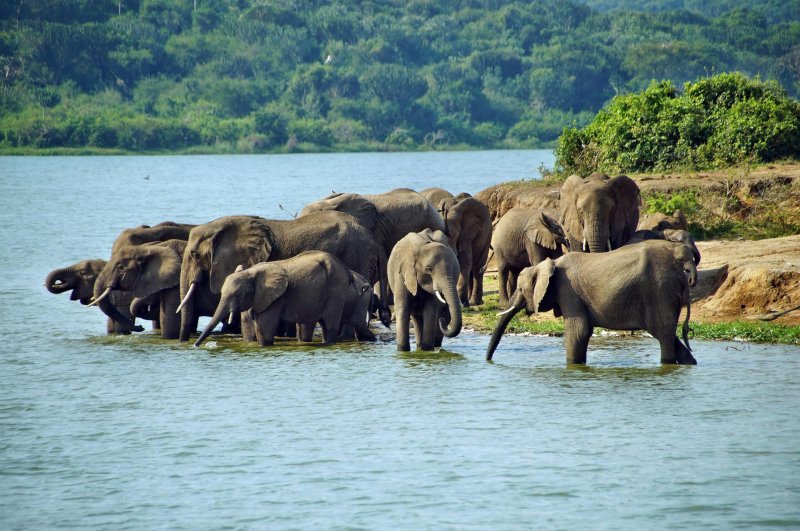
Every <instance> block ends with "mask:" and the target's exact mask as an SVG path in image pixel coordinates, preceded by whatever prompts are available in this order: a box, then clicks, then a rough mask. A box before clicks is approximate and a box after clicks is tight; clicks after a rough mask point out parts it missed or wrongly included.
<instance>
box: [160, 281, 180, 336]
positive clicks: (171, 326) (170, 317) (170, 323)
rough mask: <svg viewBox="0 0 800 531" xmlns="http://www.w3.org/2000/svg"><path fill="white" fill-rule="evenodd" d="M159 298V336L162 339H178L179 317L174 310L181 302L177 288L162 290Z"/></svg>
mask: <svg viewBox="0 0 800 531" xmlns="http://www.w3.org/2000/svg"><path fill="white" fill-rule="evenodd" d="M160 299H161V302H160V304H159V309H160V311H159V321H160V323H161V337H163V338H164V339H178V337H179V336H180V333H181V319H180V316H179V315H178V314H177V313H176V311H175V310H177V309H178V305H179V304H180V302H181V301H180V294H179V293H178V288H171V289H169V290H164V291H163V292H162V293H161V297H160Z"/></svg>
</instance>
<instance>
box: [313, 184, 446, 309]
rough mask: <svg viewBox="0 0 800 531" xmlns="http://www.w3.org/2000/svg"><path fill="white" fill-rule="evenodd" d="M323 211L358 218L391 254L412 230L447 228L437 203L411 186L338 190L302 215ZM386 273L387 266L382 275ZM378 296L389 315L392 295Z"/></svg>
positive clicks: (379, 291)
mask: <svg viewBox="0 0 800 531" xmlns="http://www.w3.org/2000/svg"><path fill="white" fill-rule="evenodd" d="M321 210H337V211H340V212H346V213H348V214H350V215H352V216H353V217H355V218H356V219H357V220H358V221H359V223H361V224H362V225H363V226H364V227H365V228H366V229H367V230H368V231H369V232H370V233H371V234H372V235H373V237H374V238H375V241H377V242H378V245H380V246H381V248H382V249H383V251H384V254H385V256H387V257H388V256H389V255H390V254H391V253H392V249H393V248H394V246H395V244H396V243H397V242H398V241H400V239H401V238H403V237H404V236H405V235H406V234H408V233H409V232H419V231H421V230H423V229H426V228H429V229H431V230H441V231H444V221H443V220H442V218H441V216H439V213H438V212H436V209H435V208H433V205H431V204H430V202H429V201H428V200H427V199H425V197H423V196H422V195H420V194H419V193H417V192H415V191H414V190H411V189H410V188H397V189H395V190H392V191H390V192H385V193H383V194H375V195H359V194H354V193H334V194H332V195H329V196H328V197H325V198H322V199H320V200H318V201H314V202H312V203H309V204H308V205H306V206H305V207H304V208H303V210H301V211H300V217H304V216H306V215H308V214H310V213H312V212H318V211H321ZM385 273H386V268H385V265H384V267H383V269H382V274H384V275H385ZM378 296H379V298H380V299H381V307H382V314H383V315H386V316H387V317H388V314H387V310H386V308H387V307H388V305H389V304H391V297H390V296H389V294H388V293H384V292H383V290H378ZM384 324H385V323H384Z"/></svg>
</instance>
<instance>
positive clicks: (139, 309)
mask: <svg viewBox="0 0 800 531" xmlns="http://www.w3.org/2000/svg"><path fill="white" fill-rule="evenodd" d="M185 248H186V242H185V241H184V240H167V241H165V242H155V243H147V244H143V245H122V246H119V247H117V249H116V250H115V252H114V254H112V255H111V259H110V260H109V268H108V270H109V271H110V273H109V274H108V275H106V276H103V277H102V278H101V280H99V281H98V284H99V285H98V286H97V288H96V289H97V291H100V290H104V291H105V290H106V289H108V290H111V291H112V292H113V290H123V291H129V292H133V295H134V299H133V301H132V302H131V305H130V312H131V314H132V315H134V316H143V317H146V318H150V319H153V318H154V319H153V320H154V321H155V320H157V321H158V322H159V323H160V327H159V329H160V332H161V336H162V337H163V338H164V339H178V337H179V333H180V325H181V321H180V316H179V315H178V314H177V308H178V305H179V303H180V290H179V285H180V278H181V262H182V260H183V253H184V250H185ZM206 291H207V290H206ZM197 301H198V304H197V305H196V306H195V310H196V313H197V314H198V315H212V314H213V313H214V310H215V309H216V307H217V304H218V303H219V296H218V295H213V294H212V293H210V292H207V293H202V294H198V296H197ZM194 326H195V328H196V327H197V323H194Z"/></svg>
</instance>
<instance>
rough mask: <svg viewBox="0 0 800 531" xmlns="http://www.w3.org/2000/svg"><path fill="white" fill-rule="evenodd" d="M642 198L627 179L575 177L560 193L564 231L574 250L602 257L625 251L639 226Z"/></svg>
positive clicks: (595, 175) (567, 182)
mask: <svg viewBox="0 0 800 531" xmlns="http://www.w3.org/2000/svg"><path fill="white" fill-rule="evenodd" d="M641 201H642V199H641V194H640V192H639V187H638V186H637V185H636V183H635V182H634V181H633V180H632V179H631V178H630V177H627V176H625V175H619V176H617V177H613V178H609V177H608V175H605V174H601V173H593V174H592V175H590V176H588V177H586V178H585V179H581V178H580V177H578V176H577V175H571V176H570V177H568V178H567V180H566V181H564V184H563V185H562V186H561V191H560V202H561V203H560V205H561V207H560V208H561V217H560V219H559V221H560V223H561V227H562V228H563V229H564V232H565V233H566V235H567V237H568V238H569V240H570V250H572V251H583V252H592V253H600V252H604V251H610V250H612V249H617V248H619V247H622V245H624V244H625V242H627V241H628V239H630V237H631V236H632V235H633V233H634V232H635V231H636V226H637V224H638V223H639V207H640V206H641Z"/></svg>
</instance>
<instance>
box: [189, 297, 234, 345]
mask: <svg viewBox="0 0 800 531" xmlns="http://www.w3.org/2000/svg"><path fill="white" fill-rule="evenodd" d="M233 306H234V305H233V304H230V303H228V301H226V300H225V299H224V298H223V299H221V300H220V301H219V305H218V306H217V309H216V311H215V312H214V315H213V316H212V317H211V320H210V321H209V322H208V324H207V325H206V327H205V329H204V330H203V333H202V334H200V337H198V338H197V341H195V342H194V346H195V347H199V346H200V345H201V344H202V343H203V341H205V340H206V338H207V337H208V336H209V335H211V332H212V331H213V330H214V329H215V328H216V327H217V325H218V324H220V323H221V322H222V321H223V320H224V319H225V318H226V317H228V316H229V315H230V314H231V313H233V312H234V311H236V308H234V307H233Z"/></svg>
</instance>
